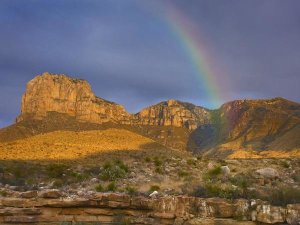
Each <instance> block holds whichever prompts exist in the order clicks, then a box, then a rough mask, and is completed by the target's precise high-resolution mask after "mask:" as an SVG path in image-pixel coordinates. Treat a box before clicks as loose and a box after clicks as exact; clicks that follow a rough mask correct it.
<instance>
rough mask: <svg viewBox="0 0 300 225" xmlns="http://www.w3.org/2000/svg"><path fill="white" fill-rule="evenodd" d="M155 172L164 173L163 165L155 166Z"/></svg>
mask: <svg viewBox="0 0 300 225" xmlns="http://www.w3.org/2000/svg"><path fill="white" fill-rule="evenodd" d="M155 172H156V173H159V174H162V173H163V170H162V168H161V167H156V168H155Z"/></svg>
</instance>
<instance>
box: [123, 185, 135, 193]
mask: <svg viewBox="0 0 300 225" xmlns="http://www.w3.org/2000/svg"><path fill="white" fill-rule="evenodd" d="M125 190H126V192H127V193H128V194H130V195H134V194H136V193H137V189H136V188H134V187H131V186H127V187H126V188H125Z"/></svg>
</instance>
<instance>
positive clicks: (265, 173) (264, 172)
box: [256, 167, 279, 179]
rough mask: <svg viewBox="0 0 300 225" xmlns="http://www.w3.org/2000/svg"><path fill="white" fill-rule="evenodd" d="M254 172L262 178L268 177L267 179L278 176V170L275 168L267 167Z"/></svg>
mask: <svg viewBox="0 0 300 225" xmlns="http://www.w3.org/2000/svg"><path fill="white" fill-rule="evenodd" d="M256 173H257V174H259V175H260V176H262V177H264V178H269V179H274V178H278V177H279V173H278V171H277V170H276V169H273V168H269V167H266V168H262V169H259V170H256Z"/></svg>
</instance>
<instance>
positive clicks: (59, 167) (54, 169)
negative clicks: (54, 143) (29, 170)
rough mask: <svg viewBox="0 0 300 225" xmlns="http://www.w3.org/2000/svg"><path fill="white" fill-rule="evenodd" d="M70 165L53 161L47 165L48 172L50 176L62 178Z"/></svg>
mask: <svg viewBox="0 0 300 225" xmlns="http://www.w3.org/2000/svg"><path fill="white" fill-rule="evenodd" d="M67 169H68V166H67V165H65V164H59V163H57V164H56V163H53V164H49V165H47V167H46V173H47V175H48V177H50V178H62V177H63V174H65V171H66V170H67Z"/></svg>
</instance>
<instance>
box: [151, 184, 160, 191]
mask: <svg viewBox="0 0 300 225" xmlns="http://www.w3.org/2000/svg"><path fill="white" fill-rule="evenodd" d="M159 190H160V187H159V186H158V185H152V186H151V187H150V189H149V192H153V191H159Z"/></svg>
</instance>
